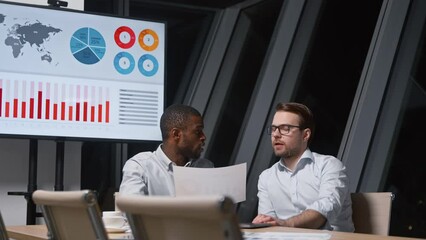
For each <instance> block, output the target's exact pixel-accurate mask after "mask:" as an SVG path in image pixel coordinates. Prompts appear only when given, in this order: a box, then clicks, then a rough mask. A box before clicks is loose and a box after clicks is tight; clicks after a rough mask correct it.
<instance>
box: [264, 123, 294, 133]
mask: <svg viewBox="0 0 426 240" xmlns="http://www.w3.org/2000/svg"><path fill="white" fill-rule="evenodd" d="M292 128H299V129H301V128H302V127H301V126H296V125H290V124H281V125H279V126H274V125H272V126H270V127H268V128H267V129H266V131H267V133H268V134H269V135H271V134H272V133H274V132H275V131H276V130H277V129H278V132H280V134H281V135H289V134H290V131H291V129H292Z"/></svg>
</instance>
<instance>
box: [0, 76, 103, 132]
mask: <svg viewBox="0 0 426 240" xmlns="http://www.w3.org/2000/svg"><path fill="white" fill-rule="evenodd" d="M110 114H111V113H110V90H109V88H108V87H104V86H91V85H82V84H67V83H52V82H44V81H25V80H13V81H12V80H8V79H0V118H4V119H25V120H43V121H67V122H90V123H102V124H105V123H109V122H110Z"/></svg>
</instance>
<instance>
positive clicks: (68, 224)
mask: <svg viewBox="0 0 426 240" xmlns="http://www.w3.org/2000/svg"><path fill="white" fill-rule="evenodd" d="M32 198H33V201H34V203H35V204H37V205H39V206H41V209H42V211H43V217H44V219H45V221H46V225H47V228H48V230H49V234H50V235H51V236H50V237H51V238H52V239H61V240H68V239H69V240H75V239H79V240H83V239H102V240H103V239H108V235H107V232H106V229H105V226H104V224H103V222H102V215H101V211H100V209H99V205H98V203H97V200H96V195H95V194H94V193H93V192H92V191H90V190H81V191H44V190H37V191H35V192H34V193H33V195H32Z"/></svg>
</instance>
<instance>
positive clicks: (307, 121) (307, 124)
mask: <svg viewBox="0 0 426 240" xmlns="http://www.w3.org/2000/svg"><path fill="white" fill-rule="evenodd" d="M275 110H276V112H278V111H284V112H291V113H294V114H297V115H299V118H300V122H299V126H300V128H301V129H306V128H309V129H311V137H310V138H309V141H308V144H309V143H310V142H311V140H312V138H313V136H314V133H315V121H314V114H313V113H312V111H311V110H310V109H309V108H308V107H307V106H306V105H304V104H301V103H296V102H289V103H278V104H277V106H276V107H275Z"/></svg>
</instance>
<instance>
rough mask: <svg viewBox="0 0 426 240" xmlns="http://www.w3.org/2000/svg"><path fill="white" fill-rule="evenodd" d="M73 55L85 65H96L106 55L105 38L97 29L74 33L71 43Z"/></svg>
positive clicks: (80, 30) (79, 30)
mask: <svg viewBox="0 0 426 240" xmlns="http://www.w3.org/2000/svg"><path fill="white" fill-rule="evenodd" d="M70 48H71V53H72V54H73V55H74V57H75V59H77V61H79V62H80V63H83V64H88V65H89V64H95V63H97V62H99V61H100V60H101V59H102V58H103V57H104V55H105V52H106V44H105V39H104V38H103V36H102V35H101V34H100V33H99V32H98V31H97V30H95V29H93V28H89V27H85V28H80V29H78V30H77V31H75V32H74V34H73V35H72V37H71V41H70Z"/></svg>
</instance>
